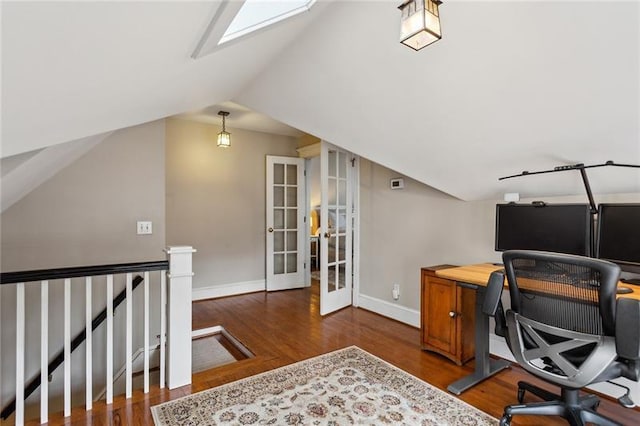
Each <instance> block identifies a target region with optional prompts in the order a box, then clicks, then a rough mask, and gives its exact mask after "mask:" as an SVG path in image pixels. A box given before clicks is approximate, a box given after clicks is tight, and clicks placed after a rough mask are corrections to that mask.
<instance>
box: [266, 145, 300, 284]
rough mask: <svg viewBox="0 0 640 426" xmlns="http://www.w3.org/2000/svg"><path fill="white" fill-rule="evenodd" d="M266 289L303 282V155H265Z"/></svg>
mask: <svg viewBox="0 0 640 426" xmlns="http://www.w3.org/2000/svg"><path fill="white" fill-rule="evenodd" d="M266 199H267V203H266V204H267V205H266V212H267V251H266V264H267V273H266V283H267V291H273V290H287V289H292V288H299V287H303V286H304V284H305V283H304V258H305V255H306V246H305V241H306V239H305V237H306V233H305V231H306V229H305V223H304V218H305V211H306V210H305V199H306V197H305V180H304V159H303V158H294V157H277V156H272V155H267V194H266Z"/></svg>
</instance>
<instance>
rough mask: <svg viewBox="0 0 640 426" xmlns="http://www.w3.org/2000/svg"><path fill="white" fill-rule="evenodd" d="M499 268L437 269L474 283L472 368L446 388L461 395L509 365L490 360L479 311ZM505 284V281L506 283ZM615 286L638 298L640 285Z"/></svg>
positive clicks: (486, 328) (486, 331)
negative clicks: (623, 288)
mask: <svg viewBox="0 0 640 426" xmlns="http://www.w3.org/2000/svg"><path fill="white" fill-rule="evenodd" d="M500 269H502V266H497V265H493V264H491V263H480V264H476V265H466V266H458V267H455V268H447V269H439V270H438V271H436V276H438V277H441V278H446V279H448V280H452V281H456V282H457V283H461V284H465V285H467V286H468V285H473V286H476V291H477V295H476V313H475V321H476V323H475V333H476V335H475V346H476V348H475V358H476V367H475V371H474V372H473V373H472V374H470V375H469V376H466V377H463V378H462V379H460V380H458V381H456V382H454V383H452V384H450V385H449V386H448V387H447V389H448V390H449V391H450V392H452V393H454V394H456V395H460V394H461V393H462V392H464V391H465V390H467V389H468V388H470V387H471V386H474V385H476V384H478V383H480V382H481V381H483V380H484V379H487V378H489V377H491V376H492V375H494V374H496V373H497V372H499V371H501V370H503V369H504V368H506V367H508V366H509V362H507V361H505V360H502V359H499V360H496V359H491V358H490V357H489V317H488V316H487V315H484V314H483V313H482V304H483V303H484V293H485V288H486V286H487V282H488V281H489V276H490V275H491V273H492V272H493V271H497V270H500ZM506 285H507V283H506V280H505V286H506ZM618 287H628V288H631V289H632V290H633V292H632V293H627V294H618V295H617V297H627V298H632V299H636V300H640V287H639V286H633V285H628V284H625V283H622V282H620V283H618Z"/></svg>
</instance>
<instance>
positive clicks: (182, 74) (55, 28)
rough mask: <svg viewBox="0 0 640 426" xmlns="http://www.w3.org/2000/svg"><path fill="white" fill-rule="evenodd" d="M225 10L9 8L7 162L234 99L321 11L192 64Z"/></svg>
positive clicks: (95, 5)
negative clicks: (211, 25)
mask: <svg viewBox="0 0 640 426" xmlns="http://www.w3.org/2000/svg"><path fill="white" fill-rule="evenodd" d="M219 5H220V1H203V2H185V1H170V2H164V1H154V2H114V1H107V2H79V1H73V2H3V4H2V124H3V126H2V152H1V154H2V157H7V156H11V155H16V154H19V153H22V152H27V151H31V150H34V149H38V148H42V147H46V146H49V145H53V144H58V143H63V142H67V141H71V140H75V139H80V138H83V137H87V136H91V135H96V134H99V133H103V132H106V131H111V130H117V129H120V128H124V127H129V126H133V125H136V124H141V123H145V122H149V121H153V120H156V119H160V118H164V117H167V116H172V115H175V114H179V113H183V112H187V111H193V110H198V109H201V108H205V107H207V106H209V105H213V104H217V103H220V102H223V101H227V100H230V99H232V98H233V97H235V96H236V95H237V93H238V92H239V91H240V90H241V89H242V88H243V87H244V86H245V85H246V84H247V82H249V81H251V80H252V79H253V78H254V77H255V76H256V75H258V74H259V73H260V72H261V70H262V69H263V68H264V67H265V66H267V65H268V64H269V63H270V62H271V61H272V59H273V57H274V56H276V55H277V53H279V52H280V50H282V49H283V48H285V47H286V46H287V45H288V44H289V43H290V42H291V40H293V39H294V37H295V35H296V34H297V33H298V32H300V31H301V30H302V29H303V28H304V27H305V26H306V25H308V23H309V22H310V21H311V20H313V19H315V18H316V17H317V16H318V15H320V14H321V10H322V7H320V8H318V9H317V11H314V12H315V13H305V14H302V15H300V16H299V17H297V18H296V19H292V20H288V21H285V22H283V23H282V24H281V25H277V26H274V27H272V28H270V29H269V30H267V31H263V32H261V33H260V34H259V36H256V37H249V38H247V39H246V40H244V41H243V42H242V43H233V44H232V45H230V46H229V47H224V48H221V49H219V50H217V51H216V52H215V53H212V54H209V55H203V56H201V57H199V58H198V59H197V60H194V59H192V58H191V57H190V55H191V54H192V52H193V51H194V49H195V47H196V45H197V43H198V41H199V39H200V38H201V37H202V35H203V34H204V32H205V28H206V27H207V25H208V24H209V21H210V20H211V19H212V17H213V16H214V15H215V12H216V10H217V8H218V7H219ZM321 6H322V5H321Z"/></svg>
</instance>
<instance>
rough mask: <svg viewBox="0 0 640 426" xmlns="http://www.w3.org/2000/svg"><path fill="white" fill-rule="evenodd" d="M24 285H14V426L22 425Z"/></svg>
mask: <svg viewBox="0 0 640 426" xmlns="http://www.w3.org/2000/svg"><path fill="white" fill-rule="evenodd" d="M24 317H25V315H24V283H18V284H17V285H16V425H22V424H24Z"/></svg>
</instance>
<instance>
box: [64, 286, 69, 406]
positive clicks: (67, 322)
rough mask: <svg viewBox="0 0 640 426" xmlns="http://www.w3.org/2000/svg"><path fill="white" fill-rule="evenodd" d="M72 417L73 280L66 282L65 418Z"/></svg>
mask: <svg viewBox="0 0 640 426" xmlns="http://www.w3.org/2000/svg"><path fill="white" fill-rule="evenodd" d="M70 415H71V279H70V278H67V279H65V280H64V416H65V417H68V416H70Z"/></svg>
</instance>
